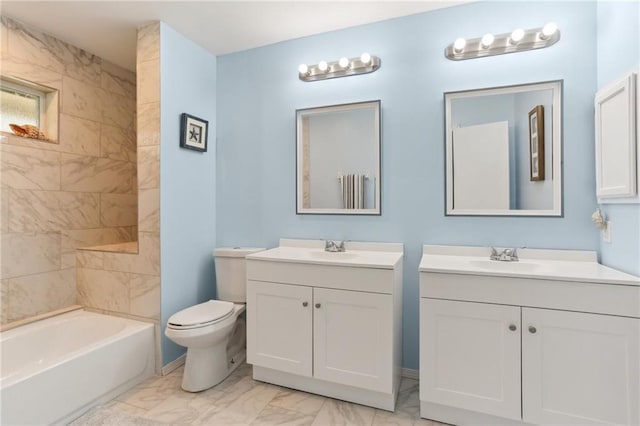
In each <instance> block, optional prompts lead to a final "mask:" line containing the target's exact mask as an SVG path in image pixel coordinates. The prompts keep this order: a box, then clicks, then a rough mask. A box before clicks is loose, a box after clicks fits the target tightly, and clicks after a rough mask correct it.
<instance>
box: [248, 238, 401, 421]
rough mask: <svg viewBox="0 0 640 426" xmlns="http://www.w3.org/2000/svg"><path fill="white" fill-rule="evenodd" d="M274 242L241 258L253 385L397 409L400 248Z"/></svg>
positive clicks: (399, 358)
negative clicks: (328, 248)
mask: <svg viewBox="0 0 640 426" xmlns="http://www.w3.org/2000/svg"><path fill="white" fill-rule="evenodd" d="M324 246H325V242H324V241H321V240H290V239H282V240H280V246H279V247H277V248H274V249H271V250H266V251H262V252H259V253H255V254H252V255H249V256H247V362H248V363H249V364H253V378H254V379H256V380H261V381H264V382H269V383H274V384H277V385H282V386H287V387H291V388H295V389H300V390H303V391H307V392H312V393H317V394H321V395H325V396H330V397H334V398H339V399H343V400H346V401H352V402H356V403H359V404H364V405H370V406H373V407H377V408H382V409H385V410H390V411H393V410H394V407H395V402H396V397H397V393H398V387H399V383H400V370H401V363H402V258H403V245H402V244H396V243H356V242H346V243H344V247H345V248H346V251H344V252H328V251H325V250H324Z"/></svg>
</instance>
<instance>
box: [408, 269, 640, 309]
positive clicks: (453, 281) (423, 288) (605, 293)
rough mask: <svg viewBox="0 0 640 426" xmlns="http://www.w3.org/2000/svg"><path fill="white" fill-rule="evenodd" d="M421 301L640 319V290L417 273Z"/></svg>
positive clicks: (523, 279)
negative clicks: (496, 305)
mask: <svg viewBox="0 0 640 426" xmlns="http://www.w3.org/2000/svg"><path fill="white" fill-rule="evenodd" d="M420 297H429V298H434V299H449V300H461V301H468V302H482V303H496V304H504V305H515V306H530V307H540V308H547V309H561V310H567V311H578V312H592V313H599V314H607V315H619V316H627V317H635V318H640V286H634V285H617V284H599V283H585V282H573V281H553V280H535V279H527V278H507V277H492V276H482V275H474V276H471V275H463V274H442V273H431V272H421V273H420Z"/></svg>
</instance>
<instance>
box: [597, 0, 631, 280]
mask: <svg viewBox="0 0 640 426" xmlns="http://www.w3.org/2000/svg"><path fill="white" fill-rule="evenodd" d="M597 22H598V44H597V46H598V60H597V64H598V65H597V66H598V89H600V88H602V87H603V86H606V85H607V84H609V83H611V82H613V81H614V80H617V79H619V78H621V77H623V76H624V75H625V74H627V73H628V72H630V71H634V70H638V68H639V67H640V3H638V2H637V1H632V2H598V8H597ZM601 207H602V211H603V213H604V215H605V216H606V218H607V220H609V221H611V223H612V226H611V243H605V242H604V241H602V242H601V243H600V250H601V253H600V256H601V262H602V263H603V264H605V265H608V266H611V267H613V268H617V269H620V270H622V271H625V272H629V273H631V274H634V275H640V206H639V205H637V204H635V205H629V204H627V205H623V204H617V205H612V204H603V205H602V206H601Z"/></svg>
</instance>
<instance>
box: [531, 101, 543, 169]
mask: <svg viewBox="0 0 640 426" xmlns="http://www.w3.org/2000/svg"><path fill="white" fill-rule="evenodd" d="M529 164H531V173H530V178H529V180H531V181H539V180H544V107H543V106H542V105H538V106H536V107H535V108H533V109H532V110H531V111H529Z"/></svg>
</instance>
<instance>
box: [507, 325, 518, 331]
mask: <svg viewBox="0 0 640 426" xmlns="http://www.w3.org/2000/svg"><path fill="white" fill-rule="evenodd" d="M517 329H518V327H516V325H515V324H509V330H511V331H516V330H517Z"/></svg>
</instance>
